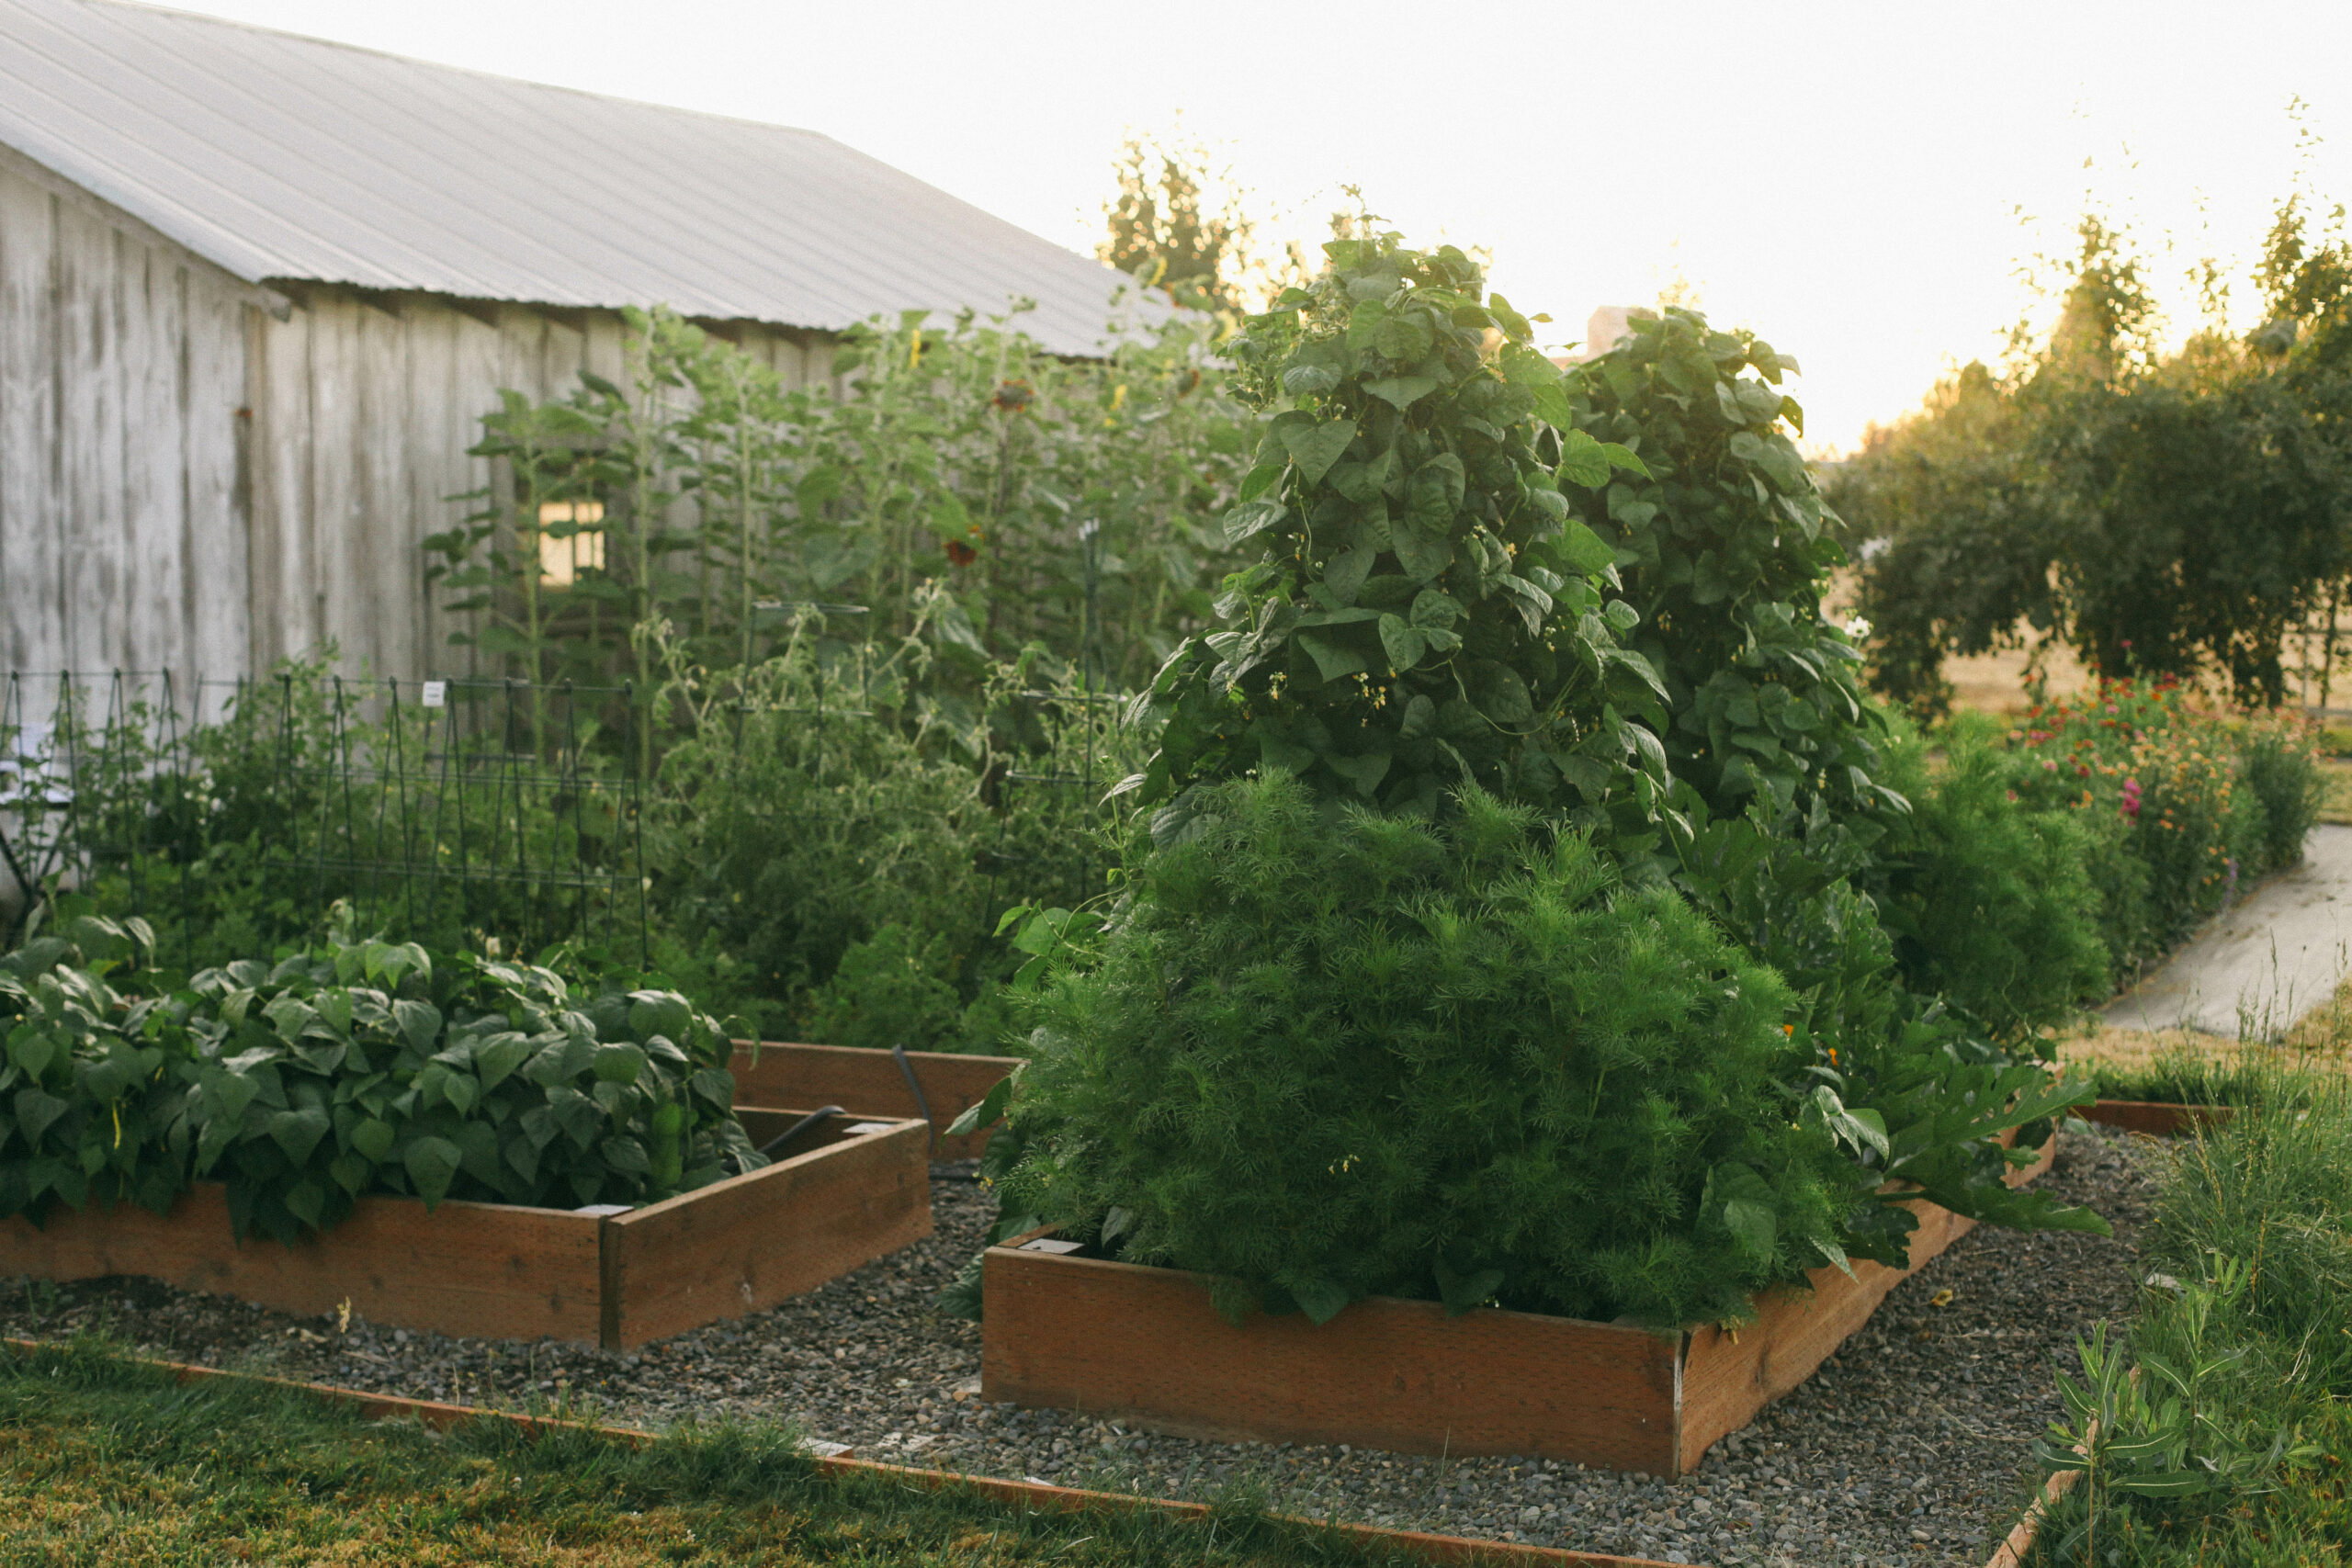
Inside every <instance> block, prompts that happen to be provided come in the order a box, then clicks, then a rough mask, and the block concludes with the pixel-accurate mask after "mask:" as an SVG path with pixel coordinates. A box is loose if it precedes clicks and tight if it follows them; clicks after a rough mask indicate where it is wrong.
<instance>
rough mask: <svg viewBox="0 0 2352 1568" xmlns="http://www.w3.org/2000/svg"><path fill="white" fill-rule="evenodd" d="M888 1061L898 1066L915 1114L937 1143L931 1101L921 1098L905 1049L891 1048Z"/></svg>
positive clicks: (937, 1133) (901, 1047)
mask: <svg viewBox="0 0 2352 1568" xmlns="http://www.w3.org/2000/svg"><path fill="white" fill-rule="evenodd" d="M890 1060H892V1061H894V1062H896V1063H898V1064H899V1075H900V1076H901V1077H904V1078H905V1079H906V1080H907V1088H908V1089H910V1090H911V1091H913V1094H914V1097H915V1111H916V1112H917V1113H918V1114H919V1115H921V1116H922V1120H923V1124H924V1125H925V1126H927V1127H929V1128H930V1129H931V1136H932V1141H933V1143H936V1142H938V1141H939V1124H938V1123H937V1122H933V1121H932V1119H931V1101H930V1100H926V1099H924V1098H923V1092H922V1084H920V1083H918V1082H916V1081H915V1065H914V1064H913V1063H912V1062H910V1061H908V1060H907V1048H906V1047H905V1046H904V1045H893V1046H891V1047H890Z"/></svg>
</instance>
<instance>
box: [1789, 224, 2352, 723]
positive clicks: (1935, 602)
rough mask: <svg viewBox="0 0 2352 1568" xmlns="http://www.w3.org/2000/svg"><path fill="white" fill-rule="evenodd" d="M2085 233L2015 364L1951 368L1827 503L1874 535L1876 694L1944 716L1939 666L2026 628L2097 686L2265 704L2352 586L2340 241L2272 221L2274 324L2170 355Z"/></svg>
mask: <svg viewBox="0 0 2352 1568" xmlns="http://www.w3.org/2000/svg"><path fill="white" fill-rule="evenodd" d="M2080 235H2081V246H2080V249H2079V252H2078V254H2077V255H2076V257H2075V263H2074V266H2073V281H2072V283H2071V284H2070V286H2069V287H2068V288H2067V291H2066V294H2065V296H2064V302H2063V306H2062V309H2061V310H2060V312H2059V317H2058V321H2057V323H2056V325H2055V326H2054V327H2053V328H2052V331H2051V333H2050V334H2049V335H2048V337H2047V339H2046V340H2045V341H2044V342H2043V344H2041V346H2040V347H2039V348H2038V349H2034V348H2031V347H2030V346H2029V347H2028V348H2027V352H2026V353H2025V354H2024V355H2022V363H2021V364H2020V366H2019V367H2018V370H2017V371H2016V372H2015V373H2014V374H2013V375H2011V376H2008V377H2005V378H1996V377H1995V376H1993V375H1991V374H1990V373H1989V372H1986V371H1984V370H1983V369H1982V367H1970V369H1968V370H1965V371H1962V373H1961V374H1960V375H1959V376H1958V377H1956V378H1953V379H1952V380H1951V381H1950V382H1948V383H1946V384H1945V385H1944V386H1943V387H1940V388H1939V389H1938V390H1937V392H1936V393H1935V394H1933V395H1931V397H1930V399H1929V400H1928V404H1927V406H1926V407H1924V408H1923V409H1922V410H1921V411H1920V412H1918V413H1917V414H1915V415H1913V416H1912V417H1910V418H1909V419H1906V420H1905V421H1904V422H1902V423H1899V424H1898V425H1896V426H1894V428H1893V429H1891V430H1887V431H1874V432H1872V433H1871V436H1870V437H1869V438H1868V440H1867V442H1866V445H1865V446H1864V449H1863V451H1862V453H1861V455H1860V457H1858V458H1856V459H1855V460H1854V461H1853V462H1851V463H1849V464H1848V465H1846V468H1845V471H1844V472H1843V473H1842V474H1841V475H1840V476H1839V479H1838V485H1837V487H1836V489H1835V490H1834V491H1833V493H1832V498H1831V499H1832V501H1833V502H1834V504H1835V505H1836V506H1837V507H1838V510H1839V511H1840V512H1841V513H1843V514H1844V515H1845V517H1846V518H1847V520H1848V522H1849V524H1850V525H1853V526H1854V527H1855V529H1856V530H1857V531H1858V532H1860V533H1861V534H1863V535H1866V536H1869V535H1875V536H1882V537H1883V538H1884V539H1885V540H1886V541H1887V542H1886V545H1885V547H1884V548H1883V550H1882V551H1881V552H1880V553H1879V554H1878V555H1877V557H1876V558H1874V559H1873V560H1872V561H1871V564H1870V567H1869V569H1868V570H1867V571H1866V572H1865V575H1864V579H1863V599H1862V605H1863V613H1864V615H1866V616H1867V617H1868V618H1869V619H1870V620H1871V622H1872V623H1873V625H1874V627H1875V631H1876V637H1877V643H1876V649H1875V652H1876V655H1877V658H1876V661H1875V668H1874V670H1873V673H1872V681H1873V683H1874V684H1875V685H1876V686H1877V687H1878V688H1879V690H1881V691H1882V692H1883V693H1885V694H1887V695H1889V696H1891V697H1894V698H1896V699H1898V700H1900V701H1903V702H1905V703H1907V704H1908V705H1911V706H1912V707H1913V708H1914V709H1916V710H1917V711H1920V712H1922V713H1926V714H1932V713H1934V712H1937V711H1939V709H1940V708H1941V707H1942V706H1943V705H1944V704H1945V702H1946V701H1947V700H1948V696H1949V693H1948V690H1947V689H1946V687H1945V686H1944V682H1943V681H1942V678H1941V675H1940V673H1939V665H1940V663H1941V660H1942V659H1943V657H1944V655H1946V654H1948V653H1974V652H1982V651H1984V650H1985V649H1988V648H1993V647H2001V646H2015V645H2016V644H2017V642H2018V640H2019V638H2020V637H2021V633H2020V630H2019V625H2020V620H2021V619H2022V620H2024V621H2026V622H2029V623H2030V624H2032V625H2034V626H2041V627H2046V628H2049V629H2052V630H2054V631H2055V632H2056V633H2057V635H2059V636H2060V637H2063V638H2064V639H2065V640H2066V641H2067V642H2069V643H2070V644H2072V645H2073V646H2074V648H2075V649H2076V651H2077V652H2078V653H2079V654H2080V655H2081V657H2082V659H2083V660H2084V662H2085V663H2086V664H2087V665H2089V666H2090V667H2091V668H2093V669H2095V670H2098V671H2102V672H2104V673H2107V674H2109V675H2138V674H2150V675H2156V674H2169V675H2174V676H2177V677H2180V678H2182V679H2194V678H2196V677H2198V676H2199V675H2200V674H2202V673H2204V672H2206V671H2215V672H2218V673H2220V674H2222V675H2224V676H2226V677H2227V679H2228V681H2229V682H2230V684H2231V686H2232V688H2233V690H2234V692H2235V693H2236V694H2237V695H2238V696H2239V697H2240V699H2241V700H2245V701H2256V702H2261V703H2265V704H2276V703H2278V701H2280V700H2281V698H2282V697H2283V696H2284V694H2285V684H2286V671H2285V660H2284V648H2285V644H2286V641H2287V639H2288V637H2290V634H2291V633H2292V631H2293V630H2294V628H2296V627H2297V626H2300V625H2301V624H2302V623H2303V622H2304V621H2305V620H2306V619H2307V618H2308V617H2309V616H2310V615H2312V613H2313V612H2314V611H2315V610H2318V609H2319V608H2321V607H2322V606H2326V605H2332V604H2333V603H2334V602H2335V599H2336V598H2337V597H2338V594H2339V591H2340V586H2341V584H2342V583H2343V581H2344V580H2345V578H2346V573H2347V570H2352V552H2347V549H2346V531H2345V526H2344V525H2345V521H2346V516H2347V505H2346V503H2347V501H2348V500H2352V492H2348V491H2347V488H2346V475H2347V474H2352V446H2347V439H2352V438H2347V436H2346V434H2345V432H2346V428H2347V416H2352V374H2347V361H2352V332H2347V331H2346V319H2345V318H2346V311H2345V308H2344V304H2343V301H2344V299H2345V295H2346V281H2345V280H2346V276H2347V268H2346V259H2345V257H2346V252H2345V246H2344V243H2343V242H2342V241H2341V240H2340V239H2339V240H2336V241H2335V242H2332V243H2325V244H2314V243H2312V242H2311V241H2310V240H2309V238H2308V237H2307V234H2306V231H2305V225H2304V222H2303V220H2302V214H2301V208H2300V206H2299V204H2298V202H2297V201H2294V200H2290V201H2289V202H2287V203H2285V204H2284V205H2282V207H2281V208H2280V209H2279V214H2278V220H2277V222H2276V223H2275V224H2274V226H2273V230H2272V232H2271V234H2270V236H2269V241H2268V244H2267V251H2266V255H2265V259H2264V262H2263V264H2262V265H2261V267H2260V268H2259V269H2258V270H2257V272H2256V282H2257V283H2258V284H2259V285H2260V287H2261V288H2262V290H2263V295H2264V299H2265V302H2266V305H2267V309H2268V311H2269V315H2270V320H2269V321H2268V322H2267V324H2266V325H2265V326H2263V327H2262V328H2260V329H2258V330H2257V331H2256V332H2254V333H2249V334H2246V335H2245V337H2243V338H2238V337H2233V336H2231V335H2230V334H2228V333H2226V332H2223V331H2221V330H2219V329H2213V328H2209V329H2208V330H2206V331H2203V332H2200V333H2196V334H2194V335H2192V336H2191V337H2190V338H2189V339H2188V342H2187V343H2186V344H2184V345H2183V346H2182V347H2180V348H2179V349H2178V350H2177V351H2175V352H2172V353H2169V354H2164V353H2159V352H2157V351H2156V350H2155V348H2154V345H2153V328H2154V309H2153V305H2152V302H2151V300H2150V299H2149V295H2148V292H2147V289H2146V288H2145V285H2144V283H2143V277H2142V274H2141V268H2140V265H2139V264H2138V262H2137V261H2136V259H2134V258H2133V257H2132V256H2131V254H2130V253H2129V252H2128V250H2127V249H2126V247H2125V245H2124V244H2123V243H2122V241H2121V239H2120V237H2119V236H2118V235H2116V234H2115V233H2114V232H2113V231H2110V230H2109V229H2108V228H2107V227H2106V226H2105V225H2104V224H2102V223H2101V222H2100V221H2099V220H2098V219H2096V218H2086V219H2085V220H2084V221H2083V224H2082V227H2081V230H2080Z"/></svg>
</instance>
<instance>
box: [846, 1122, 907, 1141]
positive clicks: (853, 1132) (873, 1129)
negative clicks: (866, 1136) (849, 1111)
mask: <svg viewBox="0 0 2352 1568" xmlns="http://www.w3.org/2000/svg"><path fill="white" fill-rule="evenodd" d="M897 1125H898V1123H897V1122H851V1123H850V1125H849V1126H848V1127H846V1128H844V1129H843V1130H842V1135H843V1136H844V1137H851V1138H854V1137H856V1136H857V1135H858V1134H860V1133H887V1132H888V1131H889V1130H890V1129H891V1128H893V1127H895V1126H897Z"/></svg>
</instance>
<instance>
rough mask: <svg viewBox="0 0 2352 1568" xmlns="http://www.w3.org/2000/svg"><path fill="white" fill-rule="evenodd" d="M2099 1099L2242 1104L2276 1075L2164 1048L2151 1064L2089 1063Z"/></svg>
mask: <svg viewBox="0 0 2352 1568" xmlns="http://www.w3.org/2000/svg"><path fill="white" fill-rule="evenodd" d="M2091 1076H2092V1077H2093V1078H2094V1079H2095V1080H2097V1082H2098V1097H2099V1098H2100V1099H2101V1100H2153V1101H2156V1102H2159V1103H2162V1104H2165V1105H2245V1104H2248V1103H2250V1102H2252V1101H2253V1100H2254V1099H2255V1098H2256V1096H2257V1095H2258V1094H2260V1093H2261V1092H2262V1091H2263V1089H2264V1086H2265V1085H2266V1084H2272V1085H2273V1086H2274V1087H2276V1086H2277V1080H2278V1078H2279V1075H2278V1073H2277V1072H2275V1071H2271V1070H2268V1069H2267V1068H2266V1067H2264V1066H2262V1065H2260V1064H2258V1063H2256V1062H2253V1061H2249V1060H2247V1059H2245V1058H2244V1057H2237V1058H2229V1059H2216V1058H2215V1057H2213V1056H2211V1055H2205V1054H2204V1053H2201V1052H2199V1051H2197V1050H2195V1049H2194V1048H2192V1047H2190V1046H2188V1045H2185V1044H2183V1045H2173V1046H2167V1047H2166V1048H2165V1049H2164V1050H2161V1051H2159V1052H2158V1053H2157V1054H2156V1055H2155V1056H2154V1059H2153V1060H2150V1061H2147V1062H2143V1063H2136V1064H2133V1065H2131V1066H2121V1065H2117V1064H2110V1063H2105V1062H2101V1063H2096V1064H2094V1065H2093V1068H2092V1073H2091Z"/></svg>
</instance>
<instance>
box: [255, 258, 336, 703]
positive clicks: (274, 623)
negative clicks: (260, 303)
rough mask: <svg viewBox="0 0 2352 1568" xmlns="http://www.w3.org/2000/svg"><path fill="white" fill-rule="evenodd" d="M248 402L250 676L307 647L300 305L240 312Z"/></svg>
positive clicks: (311, 566)
mask: <svg viewBox="0 0 2352 1568" xmlns="http://www.w3.org/2000/svg"><path fill="white" fill-rule="evenodd" d="M245 321H246V326H247V329H248V333H249V336H248V337H247V340H246V343H247V349H246V353H247V361H246V363H247V374H248V376H249V378H250V379H251V383H252V385H251V389H250V391H249V393H248V399H247V405H246V406H248V407H250V408H251V409H252V410H253V418H252V421H251V430H250V433H249V435H248V442H249V452H250V457H249V461H248V472H249V475H250V480H251V487H252V501H251V516H250V524H249V526H250V530H251V538H252V544H251V558H252V561H253V579H252V580H253V611H252V625H253V651H252V662H251V673H253V674H254V675H256V676H259V675H264V674H266V673H267V672H268V671H269V668H270V666H271V665H273V664H275V663H277V660H281V659H284V658H287V657H288V656H290V655H292V654H294V653H297V652H300V650H301V649H304V648H306V647H308V646H309V644H310V642H311V624H312V622H311V592H312V590H311V584H312V583H313V582H314V581H316V580H317V578H318V575H319V570H320V569H319V566H318V563H317V560H316V552H315V548H314V543H315V533H314V530H313V529H312V528H311V478H310V476H311V408H310V380H311V378H310V355H311V325H312V316H311V308H310V306H309V305H308V304H307V303H304V304H300V305H297V306H296V307H295V308H294V310H292V311H291V312H289V313H288V316H287V318H286V320H284V321H278V320H277V319H276V318H275V317H272V316H270V315H267V314H266V313H264V312H262V311H259V310H254V311H250V312H248V313H247V315H246V318H245Z"/></svg>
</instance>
